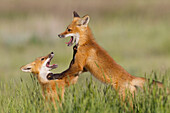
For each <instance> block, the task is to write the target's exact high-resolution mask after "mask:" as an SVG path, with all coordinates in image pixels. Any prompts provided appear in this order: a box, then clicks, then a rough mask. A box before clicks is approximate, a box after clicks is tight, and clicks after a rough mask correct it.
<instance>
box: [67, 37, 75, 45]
mask: <svg viewBox="0 0 170 113" xmlns="http://www.w3.org/2000/svg"><path fill="white" fill-rule="evenodd" d="M74 42H75V38H74V37H73V36H71V39H70V41H69V42H65V43H66V44H67V46H72V45H73V44H74Z"/></svg>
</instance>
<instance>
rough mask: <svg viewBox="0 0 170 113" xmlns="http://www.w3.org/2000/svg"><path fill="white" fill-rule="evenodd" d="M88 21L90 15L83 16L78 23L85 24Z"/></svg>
mask: <svg viewBox="0 0 170 113" xmlns="http://www.w3.org/2000/svg"><path fill="white" fill-rule="evenodd" d="M89 21H90V17H89V16H88V15H86V16H84V17H83V18H82V19H81V20H80V24H81V25H84V26H87V25H88V23H89Z"/></svg>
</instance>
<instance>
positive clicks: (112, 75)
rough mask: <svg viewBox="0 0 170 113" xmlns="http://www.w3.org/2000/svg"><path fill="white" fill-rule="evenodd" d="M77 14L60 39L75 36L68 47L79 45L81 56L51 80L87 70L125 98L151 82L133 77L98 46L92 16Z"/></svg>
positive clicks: (76, 55) (159, 84) (60, 35)
mask: <svg viewBox="0 0 170 113" xmlns="http://www.w3.org/2000/svg"><path fill="white" fill-rule="evenodd" d="M73 15H74V18H73V21H72V23H71V24H70V25H68V27H67V29H66V31H64V32H63V33H61V34H59V35H58V36H59V37H60V38H66V37H71V39H70V41H69V42H68V43H66V44H67V45H68V46H71V45H73V44H74V43H75V44H76V46H77V53H76V54H75V59H74V63H73V64H72V65H71V67H69V69H67V70H66V71H64V72H62V73H59V74H55V75H52V76H48V77H47V78H48V79H49V80H52V79H63V78H65V77H67V76H69V77H72V76H75V75H77V74H80V73H82V72H83V71H84V70H86V71H89V72H90V73H91V74H92V75H93V76H94V77H96V78H97V79H98V80H100V81H101V82H103V83H109V84H111V85H112V86H113V87H114V88H115V89H119V90H118V91H119V94H120V95H122V96H123V97H125V90H126V89H128V90H130V92H131V93H134V92H135V91H136V90H137V88H136V87H143V85H144V83H145V82H146V81H147V80H146V79H145V78H142V77H135V76H132V75H131V74H129V73H128V72H127V71H126V70H125V69H124V68H123V67H121V66H120V65H119V64H117V63H116V62H115V61H114V60H113V59H112V58H111V56H109V54H108V53H107V52H106V51H105V50H104V49H103V48H101V47H100V46H99V45H98V44H97V43H96V41H95V39H94V37H93V35H92V32H91V29H90V28H89V26H88V23H89V21H90V17H89V16H88V15H85V16H84V17H82V18H81V17H80V16H79V15H78V14H77V13H76V12H73ZM154 83H157V85H158V87H162V84H161V83H158V82H154Z"/></svg>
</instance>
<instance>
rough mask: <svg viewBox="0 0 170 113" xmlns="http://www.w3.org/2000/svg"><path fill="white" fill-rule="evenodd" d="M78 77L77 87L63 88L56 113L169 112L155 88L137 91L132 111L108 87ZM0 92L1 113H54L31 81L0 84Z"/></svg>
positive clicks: (166, 79) (165, 79)
mask: <svg viewBox="0 0 170 113" xmlns="http://www.w3.org/2000/svg"><path fill="white" fill-rule="evenodd" d="M168 74H169V72H167V73H166V74H164V76H163V77H162V78H161V79H162V80H163V84H164V85H165V86H167V84H169V80H170V78H169V76H168ZM82 76H83V77H82ZM82 76H81V77H80V80H79V83H77V84H76V85H72V86H71V87H69V88H66V92H65V98H64V102H63V104H62V106H63V107H62V109H61V108H60V107H59V105H58V104H57V105H58V109H57V111H58V112H63V113H73V112H74V113H87V112H88V113H110V112H114V113H120V112H121V113H122V112H126V113H127V112H128V113H129V112H133V111H135V112H139V113H146V112H147V113H168V112H169V110H170V104H169V102H170V101H169V99H168V95H167V93H166V90H158V89H157V87H154V88H153V90H152V91H148V90H144V91H143V90H142V91H140V90H139V92H138V93H137V96H135V98H134V99H133V100H132V101H133V106H134V107H133V109H132V107H131V106H130V102H129V100H128V99H126V100H125V101H124V102H122V101H121V99H120V98H119V95H118V93H117V92H116V91H115V90H114V89H113V88H112V87H111V86H110V85H104V84H101V83H99V82H97V81H96V80H93V79H92V77H90V76H86V74H83V75H82ZM85 76H86V77H85ZM151 76H153V77H156V76H157V75H155V73H153V74H151ZM154 79H155V78H154ZM162 80H161V81H162ZM148 87H149V86H147V88H148ZM147 88H146V89H147ZM0 89H1V91H0V94H1V96H0V102H1V103H0V104H1V105H0V112H1V113H8V112H11V113H18V112H27V113H42V112H49V113H52V112H54V111H55V109H54V107H53V105H52V104H50V101H49V102H45V100H44V99H43V97H42V95H41V88H40V86H39V84H38V83H37V80H36V79H35V78H34V77H28V78H27V79H20V80H18V81H13V80H10V81H9V83H6V84H0ZM9 92H10V93H9ZM56 102H57V101H56ZM57 103H58V102H57ZM55 112H56V111H55Z"/></svg>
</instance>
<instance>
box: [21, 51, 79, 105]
mask: <svg viewBox="0 0 170 113" xmlns="http://www.w3.org/2000/svg"><path fill="white" fill-rule="evenodd" d="M53 57H54V53H53V52H51V53H50V54H48V55H47V56H44V57H39V58H37V59H36V60H35V61H33V62H31V63H29V64H27V65H25V66H22V67H21V70H22V71H23V72H30V73H32V74H33V75H34V76H36V77H37V79H38V82H39V84H40V85H41V87H42V91H43V96H44V97H45V98H46V100H47V99H48V98H50V99H51V101H52V102H53V103H54V106H55V107H56V104H55V98H56V99H57V100H58V101H59V102H61V101H62V100H60V98H59V96H60V95H59V94H61V99H63V97H64V91H65V86H69V85H70V84H74V83H76V81H77V79H78V76H72V77H70V78H63V79H56V80H48V79H47V75H53V73H52V72H50V70H52V69H55V68H57V65H56V64H53V65H50V62H51V60H52V58H53ZM56 86H58V88H60V89H61V93H59V92H57V89H56ZM60 105H61V103H60Z"/></svg>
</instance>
